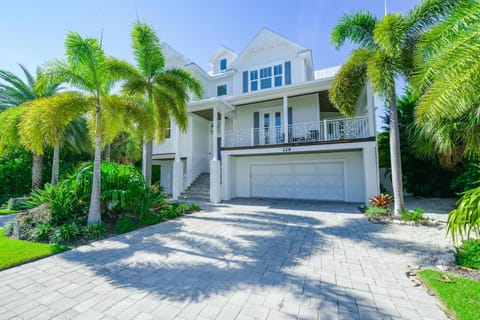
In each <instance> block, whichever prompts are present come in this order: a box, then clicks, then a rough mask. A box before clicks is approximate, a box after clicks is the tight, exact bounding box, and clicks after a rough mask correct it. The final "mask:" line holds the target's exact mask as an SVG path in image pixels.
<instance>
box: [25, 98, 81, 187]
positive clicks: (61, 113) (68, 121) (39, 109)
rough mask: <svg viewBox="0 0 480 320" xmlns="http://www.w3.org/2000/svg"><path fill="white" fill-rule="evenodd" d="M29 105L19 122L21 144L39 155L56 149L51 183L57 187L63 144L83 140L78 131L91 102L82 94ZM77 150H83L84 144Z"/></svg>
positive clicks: (42, 100)
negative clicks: (82, 116)
mask: <svg viewBox="0 0 480 320" xmlns="http://www.w3.org/2000/svg"><path fill="white" fill-rule="evenodd" d="M25 106H26V107H27V108H26V110H25V112H24V113H23V115H22V118H21V120H20V122H19V123H18V129H19V134H20V143H21V144H22V146H23V147H24V148H25V149H26V150H28V151H31V152H33V153H34V154H39V155H43V153H44V149H45V147H47V146H50V147H53V161H52V181H51V184H52V185H55V184H57V182H58V176H59V165H60V145H61V144H62V143H64V142H68V141H71V140H72V139H73V140H75V141H79V140H81V138H82V136H79V135H78V133H79V132H78V130H75V129H78V127H79V125H80V124H79V122H80V121H79V120H78V119H79V114H82V113H85V112H86V111H87V110H88V107H89V104H88V101H86V99H84V97H83V96H82V95H80V94H78V93H75V92H65V93H59V94H57V95H55V96H53V97H48V98H41V99H37V100H34V101H31V102H28V103H26V104H25ZM72 131H73V132H72ZM69 135H70V136H69ZM75 147H76V148H81V145H77V146H75Z"/></svg>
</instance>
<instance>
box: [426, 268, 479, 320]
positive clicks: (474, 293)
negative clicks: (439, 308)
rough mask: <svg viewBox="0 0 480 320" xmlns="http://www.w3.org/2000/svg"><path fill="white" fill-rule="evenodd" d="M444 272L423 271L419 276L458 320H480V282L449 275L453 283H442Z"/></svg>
mask: <svg viewBox="0 0 480 320" xmlns="http://www.w3.org/2000/svg"><path fill="white" fill-rule="evenodd" d="M443 275H446V274H445V273H443V272H439V271H434V270H422V271H420V272H418V276H419V277H420V279H422V281H423V282H424V283H425V284H426V285H427V287H428V288H430V290H431V291H432V292H433V293H435V295H436V296H437V297H438V299H439V300H440V301H442V302H443V304H444V306H445V307H446V308H447V309H448V310H449V312H450V314H451V315H453V316H454V317H455V319H457V320H478V319H480V282H479V281H473V280H469V279H464V278H458V277H454V276H451V275H448V279H450V280H451V281H452V282H448V281H445V279H444V280H443V281H442V279H441V278H440V277H441V276H443ZM448 279H447V280H448Z"/></svg>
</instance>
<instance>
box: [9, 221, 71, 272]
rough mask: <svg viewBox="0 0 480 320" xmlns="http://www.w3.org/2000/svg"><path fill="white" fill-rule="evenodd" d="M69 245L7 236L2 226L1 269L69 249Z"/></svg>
mask: <svg viewBox="0 0 480 320" xmlns="http://www.w3.org/2000/svg"><path fill="white" fill-rule="evenodd" d="M68 249H69V248H68V247H67V246H61V245H56V244H43V243H34V242H28V241H22V240H14V239H10V238H8V237H6V236H5V235H4V231H3V229H2V228H0V270H2V269H6V268H9V267H13V266H16V265H18V264H22V263H25V262H28V261H32V260H36V259H38V258H42V257H46V256H50V255H52V254H55V253H59V252H62V251H65V250H68Z"/></svg>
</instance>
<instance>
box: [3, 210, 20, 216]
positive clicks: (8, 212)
mask: <svg viewBox="0 0 480 320" xmlns="http://www.w3.org/2000/svg"><path fill="white" fill-rule="evenodd" d="M12 213H18V211H17V210H10V209H0V216H2V215H6V214H12Z"/></svg>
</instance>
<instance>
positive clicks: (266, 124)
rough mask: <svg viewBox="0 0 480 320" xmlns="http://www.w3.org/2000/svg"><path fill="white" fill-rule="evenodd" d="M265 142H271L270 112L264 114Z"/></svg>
mask: <svg viewBox="0 0 480 320" xmlns="http://www.w3.org/2000/svg"><path fill="white" fill-rule="evenodd" d="M263 144H270V113H264V114H263Z"/></svg>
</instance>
